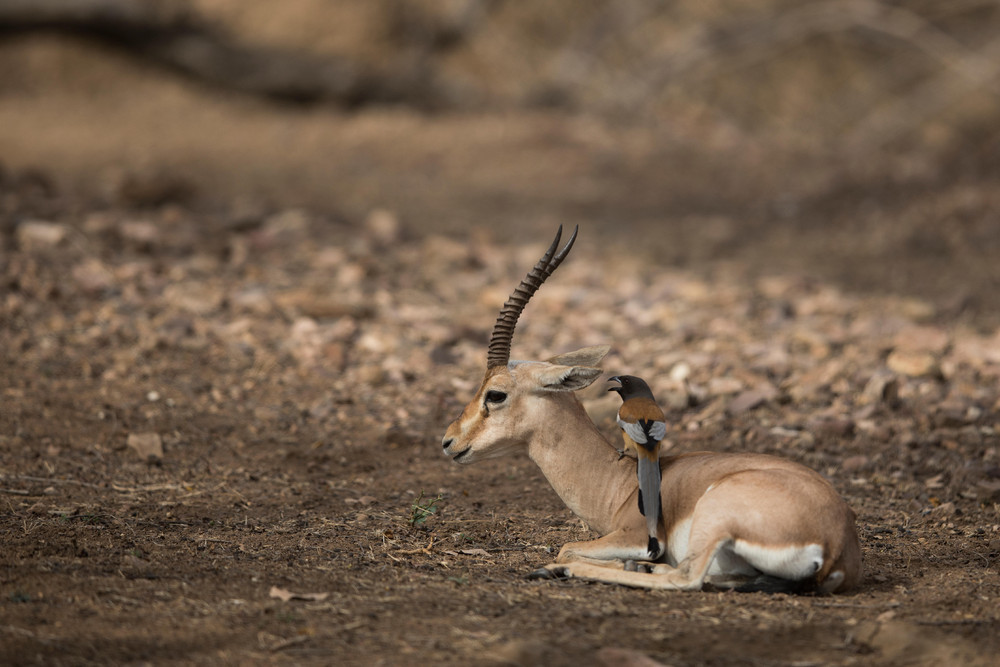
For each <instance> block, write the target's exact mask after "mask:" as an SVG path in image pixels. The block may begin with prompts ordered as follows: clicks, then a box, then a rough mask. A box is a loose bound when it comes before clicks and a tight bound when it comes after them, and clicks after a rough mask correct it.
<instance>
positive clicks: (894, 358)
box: [885, 349, 940, 377]
mask: <svg viewBox="0 0 1000 667" xmlns="http://www.w3.org/2000/svg"><path fill="white" fill-rule="evenodd" d="M885 365H886V366H888V367H889V370H891V371H894V372H896V373H899V374H900V375H906V376H908V377H924V376H932V375H939V374H940V370H939V369H938V365H937V360H936V359H935V358H934V355H933V354H931V353H929V352H908V351H906V350H899V349H897V350H893V351H892V352H891V353H890V354H889V358H888V359H886V360H885Z"/></svg>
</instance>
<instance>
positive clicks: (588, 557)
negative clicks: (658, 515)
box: [530, 529, 648, 579]
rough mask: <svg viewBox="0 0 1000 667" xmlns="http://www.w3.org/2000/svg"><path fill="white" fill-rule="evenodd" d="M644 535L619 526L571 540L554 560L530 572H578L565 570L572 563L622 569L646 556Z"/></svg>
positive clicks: (541, 575)
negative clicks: (599, 534)
mask: <svg viewBox="0 0 1000 667" xmlns="http://www.w3.org/2000/svg"><path fill="white" fill-rule="evenodd" d="M645 535H646V534H645V532H643V531H641V530H640V531H636V530H631V529H619V530H616V531H613V532H611V533H608V534H607V535H605V536H603V537H599V538H597V539H596V540H587V541H585V542H569V543H567V544H564V545H563V548H562V549H560V550H559V555H558V556H556V561H555V562H554V563H549V564H548V565H546V566H545V567H542V568H539V569H538V570H535V571H534V572H532V573H531V575H530V576H531V578H535V579H542V578H551V577H570V576H575V575H574V574H572V573H569V572H568V571H567V570H566V568H567V567H568V566H569V565H586V566H587V567H591V568H597V569H598V570H604V571H605V572H606V571H607V570H609V569H611V570H622V569H623V568H624V567H625V566H626V565H625V564H626V563H627V562H631V561H638V560H643V559H645V558H646V555H647V553H648V552H647V550H646V546H645V545H644V544H643V540H645V539H646V536H645Z"/></svg>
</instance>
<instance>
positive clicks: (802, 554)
mask: <svg viewBox="0 0 1000 667" xmlns="http://www.w3.org/2000/svg"><path fill="white" fill-rule="evenodd" d="M729 548H730V549H731V550H732V552H733V553H735V554H736V555H738V556H740V557H741V558H743V560H745V561H746V562H747V563H748V564H749V565H751V566H753V567H754V568H756V569H757V570H760V571H761V572H763V573H764V574H769V575H771V576H774V577H780V578H782V579H789V580H792V581H799V580H801V579H806V578H808V577H811V576H813V575H814V574H816V572H818V571H819V569H820V568H821V567H823V547H822V546H821V545H819V544H806V545H801V546H787V547H769V546H761V545H759V544H753V543H752V542H745V541H743V540H736V541H735V542H733V544H732V546H730V547H729Z"/></svg>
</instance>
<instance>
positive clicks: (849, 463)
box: [840, 454, 871, 473]
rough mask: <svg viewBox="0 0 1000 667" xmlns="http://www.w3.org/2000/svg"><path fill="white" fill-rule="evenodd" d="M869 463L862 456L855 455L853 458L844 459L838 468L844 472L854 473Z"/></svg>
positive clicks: (869, 460)
mask: <svg viewBox="0 0 1000 667" xmlns="http://www.w3.org/2000/svg"><path fill="white" fill-rule="evenodd" d="M870 462H871V459H869V458H868V457H867V456H865V455H864V454H856V455H855V456H848V457H847V458H846V459H844V460H843V461H842V462H841V464H840V467H841V469H842V470H843V471H844V472H847V473H855V472H858V471H859V470H861V469H862V468H864V467H866V466H867V465H868V464H869V463H870Z"/></svg>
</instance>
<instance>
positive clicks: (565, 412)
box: [528, 393, 636, 535]
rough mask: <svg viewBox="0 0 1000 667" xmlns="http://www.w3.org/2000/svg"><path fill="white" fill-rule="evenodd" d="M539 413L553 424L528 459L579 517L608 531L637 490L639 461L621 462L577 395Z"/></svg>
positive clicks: (534, 442)
mask: <svg viewBox="0 0 1000 667" xmlns="http://www.w3.org/2000/svg"><path fill="white" fill-rule="evenodd" d="M539 409H543V410H544V411H545V412H544V416H542V418H541V419H540V420H539V422H538V423H542V424H546V425H547V426H544V427H540V428H539V429H538V430H537V431H536V432H535V434H534V437H533V438H532V439H531V441H530V442H529V443H528V455H529V456H530V457H531V460H532V461H534V462H535V463H536V464H537V465H538V467H539V468H541V470H542V474H544V475H545V477H546V479H548V480H549V483H550V484H551V485H552V488H553V489H555V492H556V493H557V494H559V497H560V498H562V500H563V502H565V503H566V505H567V506H568V507H569V508H570V509H571V510H572V511H573V513H574V514H576V515H577V516H578V517H580V518H581V519H583V520H584V521H585V522H586V523H587V525H588V526H590V528H591V529H592V530H594V531H597V532H598V533H601V534H602V535H604V534H606V533H608V532H609V531H610V530H611V523H612V518H613V517H614V513H615V512H616V511H617V509H618V508H619V507H621V506H622V504H623V503H624V501H625V499H626V498H627V496H628V495H629V494H630V493H631V492H632V491H634V489H635V487H636V481H635V464H634V462H632V461H631V459H625V460H621V459H620V457H619V455H618V451H617V450H616V449H615V447H614V446H612V445H611V444H610V443H609V442H608V441H607V440H606V439H605V437H604V436H603V435H602V434H601V432H600V431H599V430H598V429H597V426H596V425H595V424H594V422H593V421H591V419H590V417H589V416H588V415H587V412H586V410H584V409H583V406H582V405H581V404H580V401H578V400H577V398H576V396H574V395H573V394H571V393H558V394H553V395H552V396H551V397H549V399H548V400H546V401H544V405H540V406H539ZM630 464H631V465H630Z"/></svg>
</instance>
